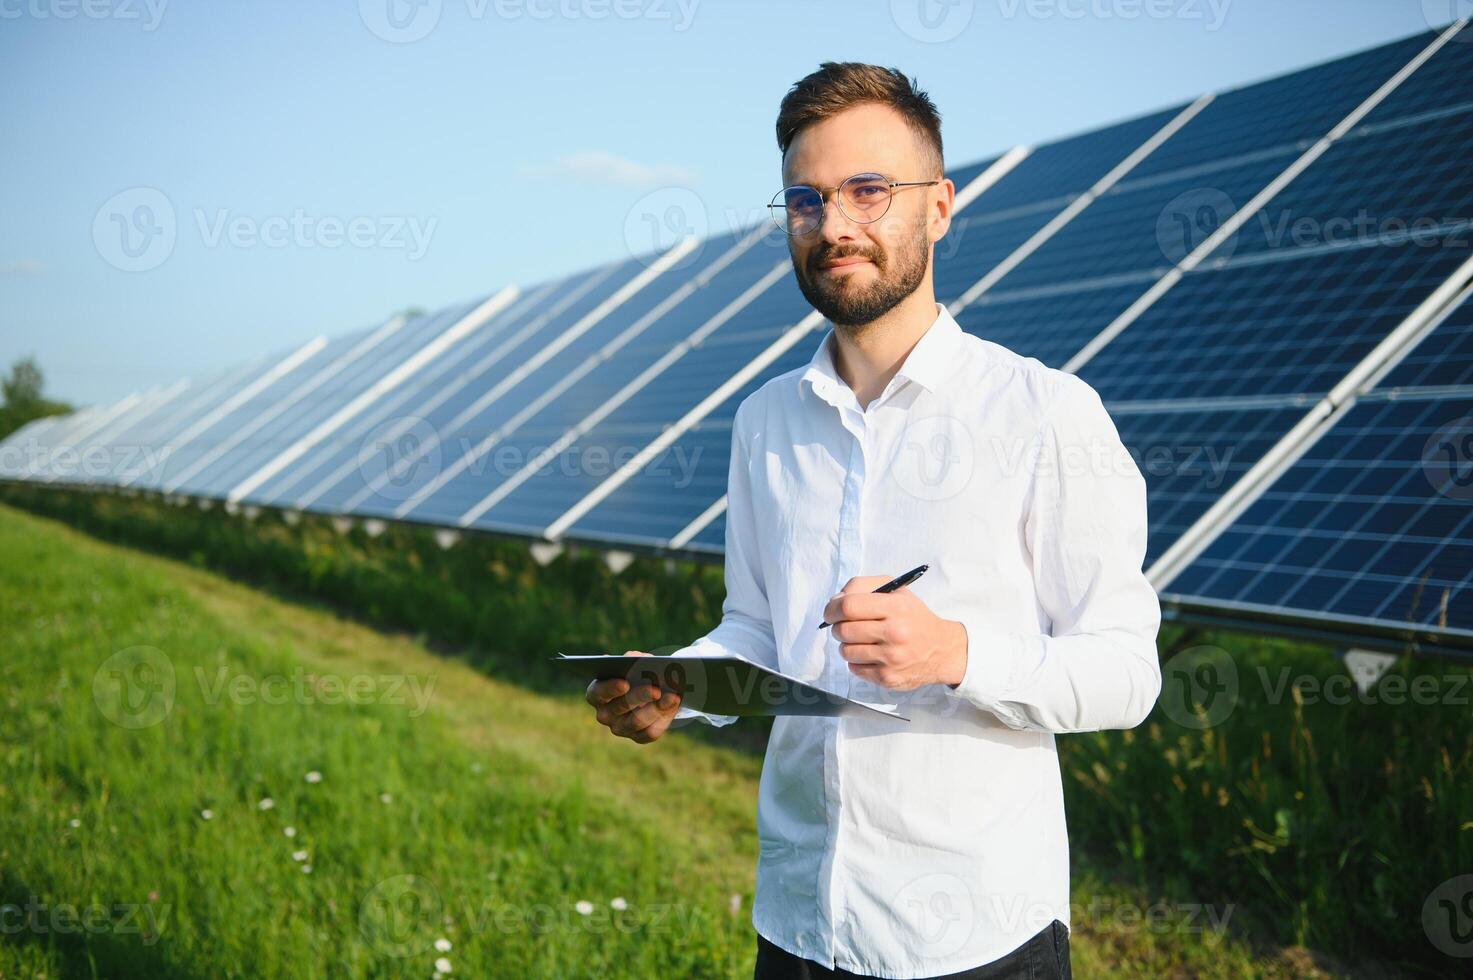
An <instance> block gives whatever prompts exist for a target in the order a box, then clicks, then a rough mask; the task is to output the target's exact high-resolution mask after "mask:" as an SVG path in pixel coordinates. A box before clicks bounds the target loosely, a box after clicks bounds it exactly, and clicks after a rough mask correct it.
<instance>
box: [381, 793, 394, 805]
mask: <svg viewBox="0 0 1473 980" xmlns="http://www.w3.org/2000/svg"><path fill="white" fill-rule="evenodd" d="M378 801H379V802H380V803H393V802H394V797H393V796H391V795H389V794H388V793H380V794H379V795H378Z"/></svg>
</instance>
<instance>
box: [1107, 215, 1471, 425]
mask: <svg viewBox="0 0 1473 980" xmlns="http://www.w3.org/2000/svg"><path fill="white" fill-rule="evenodd" d="M1469 253H1470V246H1469V245H1468V244H1464V245H1463V246H1462V247H1450V246H1446V245H1445V244H1443V245H1442V247H1437V246H1432V247H1428V246H1424V245H1415V244H1403V245H1397V246H1393V245H1386V246H1365V247H1347V248H1326V249H1295V250H1292V251H1288V252H1282V253H1274V254H1273V255H1271V256H1269V257H1268V258H1267V259H1266V260H1265V259H1263V258H1260V257H1250V258H1246V259H1236V260H1234V261H1232V262H1231V263H1229V264H1228V265H1226V266H1224V267H1221V268H1217V269H1210V270H1207V271H1198V272H1195V273H1192V274H1191V275H1188V276H1187V277H1186V278H1185V279H1183V280H1182V282H1181V283H1180V285H1178V286H1177V287H1176V288H1175V289H1173V290H1172V291H1171V292H1170V293H1168V294H1167V295H1166V296H1165V297H1164V298H1163V299H1162V300H1161V301H1160V302H1158V303H1157V304H1156V305H1154V306H1153V307H1151V309H1150V310H1149V311H1147V312H1146V313H1145V314H1144V315H1143V316H1142V317H1141V318H1140V319H1139V320H1137V321H1136V322H1135V323H1133V324H1131V325H1130V327H1129V328H1127V329H1126V330H1124V331H1123V332H1122V333H1121V334H1120V335H1119V336H1118V337H1116V338H1115V339H1114V340H1112V341H1111V342H1110V343H1108V344H1106V345H1105V346H1104V347H1103V348H1102V349H1101V350H1100V352H1099V354H1097V355H1096V356H1095V357H1093V358H1092V359H1090V360H1089V361H1088V362H1086V363H1085V364H1084V365H1083V367H1081V368H1080V371H1079V374H1080V376H1081V377H1083V378H1084V379H1085V380H1086V381H1088V382H1089V383H1090V384H1091V385H1093V386H1094V387H1095V389H1096V390H1097V391H1099V392H1100V396H1101V397H1102V398H1103V399H1104V400H1105V401H1106V402H1107V403H1108V402H1118V401H1126V400H1151V399H1174V398H1200V397H1209V396H1211V397H1218V398H1222V397H1230V396H1243V397H1249V396H1261V395H1284V394H1307V393H1311V392H1327V391H1329V390H1330V388H1332V387H1333V386H1334V385H1335V383H1336V382H1338V381H1339V380H1340V379H1341V378H1343V377H1344V376H1345V375H1346V374H1347V373H1348V372H1349V371H1350V369H1351V368H1352V367H1354V366H1355V365H1356V364H1358V363H1360V361H1361V360H1362V359H1364V357H1365V356H1366V355H1367V354H1368V353H1370V351H1371V349H1372V348H1373V347H1374V346H1375V345H1376V344H1377V343H1378V342H1379V341H1380V340H1381V339H1382V338H1384V337H1385V336H1386V335H1387V334H1388V333H1390V332H1391V330H1392V329H1393V328H1394V327H1395V326H1396V325H1397V324H1399V323H1400V322H1401V321H1402V320H1403V319H1404V318H1405V317H1406V316H1407V314H1409V313H1411V311H1412V310H1413V309H1415V308H1416V307H1417V305H1418V304H1419V303H1421V302H1422V300H1423V299H1425V298H1426V297H1427V295H1428V294H1429V293H1431V292H1432V291H1433V290H1434V289H1436V288H1437V287H1438V286H1440V285H1441V284H1442V283H1443V282H1444V281H1445V280H1446V279H1447V278H1448V276H1449V275H1451V274H1452V273H1453V272H1454V270H1456V269H1457V268H1458V266H1459V265H1460V264H1461V263H1462V262H1463V261H1464V260H1465V259H1466V258H1467V256H1468V255H1469Z"/></svg>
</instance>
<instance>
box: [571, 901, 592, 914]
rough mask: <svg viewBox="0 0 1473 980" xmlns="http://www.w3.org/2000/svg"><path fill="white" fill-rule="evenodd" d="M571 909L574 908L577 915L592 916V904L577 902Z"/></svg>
mask: <svg viewBox="0 0 1473 980" xmlns="http://www.w3.org/2000/svg"><path fill="white" fill-rule="evenodd" d="M573 908H575V909H577V910H578V914H579V915H592V914H593V903H592V902H579V903H578V904H577V905H574V906H573Z"/></svg>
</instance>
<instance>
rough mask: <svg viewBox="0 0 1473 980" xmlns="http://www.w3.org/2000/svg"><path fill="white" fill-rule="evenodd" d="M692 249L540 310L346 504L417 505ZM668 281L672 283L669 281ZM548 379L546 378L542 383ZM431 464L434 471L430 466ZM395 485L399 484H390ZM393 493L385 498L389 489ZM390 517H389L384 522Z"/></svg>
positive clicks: (611, 271)
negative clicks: (536, 380)
mask: <svg viewBox="0 0 1473 980" xmlns="http://www.w3.org/2000/svg"><path fill="white" fill-rule="evenodd" d="M687 247H688V246H687V245H682V246H678V247H677V249H675V250H671V251H669V252H666V253H665V254H663V255H660V256H658V257H654V256H639V257H636V258H631V259H627V260H625V261H622V262H614V263H610V264H608V265H606V266H604V267H603V268H601V269H599V270H597V271H596V272H595V274H594V275H593V276H590V277H587V279H586V281H585V282H583V283H581V284H580V285H579V286H578V287H577V288H575V289H574V290H572V291H570V294H569V295H568V296H565V297H560V298H559V300H558V301H557V302H555V303H553V304H552V305H551V306H550V307H548V308H547V309H545V310H543V311H541V312H540V313H539V314H538V315H536V316H534V317H533V318H532V319H530V320H529V321H528V322H526V323H525V324H523V325H521V326H520V327H519V328H518V329H517V331H516V332H515V333H514V334H511V335H509V336H507V337H506V338H505V339H504V340H503V341H502V342H501V343H499V344H498V345H497V349H496V351H495V352H494V357H493V358H492V359H491V362H490V363H489V364H487V366H486V368H485V369H484V370H483V371H482V372H481V373H480V374H479V375H478V376H477V377H476V378H473V379H471V380H470V382H469V383H468V384H467V385H466V386H465V387H464V389H462V390H460V391H458V392H457V393H456V394H455V395H454V397H452V398H450V399H448V400H446V401H445V402H444V403H443V404H441V405H439V406H437V407H436V408H435V410H434V411H433V412H430V413H422V415H423V418H424V422H425V435H424V439H423V440H422V441H421V443H420V444H419V445H418V446H417V447H416V448H415V449H414V450H413V451H412V452H411V453H410V455H409V456H408V457H407V458H406V459H403V460H398V461H396V463H395V466H394V467H393V468H391V469H388V470H386V471H385V472H384V473H383V474H382V475H380V476H379V477H377V478H375V479H373V480H370V481H369V482H368V483H367V484H366V485H363V486H362V487H360V489H359V490H357V491H356V492H355V493H354V494H353V495H352V496H350V497H349V498H348V499H347V500H346V502H345V503H344V508H345V509H346V510H349V511H351V512H354V513H362V514H380V513H383V512H384V511H391V510H392V508H393V507H394V506H395V505H397V504H398V503H399V502H401V501H404V500H409V499H414V498H415V495H416V494H417V493H418V492H419V491H420V489H421V488H422V487H423V486H425V485H426V484H427V483H429V482H432V481H435V480H436V479H438V478H439V476H440V473H441V471H442V468H443V467H445V466H447V465H451V464H453V463H454V461H455V460H457V459H459V458H460V457H461V456H463V455H464V454H466V453H467V452H470V451H471V450H472V449H473V448H474V447H475V446H476V444H477V443H478V442H479V441H480V440H481V439H482V438H483V437H484V436H485V434H486V431H487V429H488V427H489V428H494V427H495V426H496V425H497V424H498V422H500V421H504V420H505V419H506V418H507V417H508V416H509V415H511V414H513V413H515V412H516V411H517V410H518V409H520V408H522V407H524V406H525V405H526V404H527V402H528V401H529V400H530V399H531V398H533V397H535V394H536V393H535V391H534V390H533V385H532V384H529V383H527V381H528V377H529V375H531V374H534V373H536V371H537V370H538V369H539V368H541V367H543V366H545V365H546V364H547V363H548V361H549V360H553V359H556V358H557V356H558V355H559V354H563V355H564V356H567V355H566V352H567V350H568V348H569V347H572V348H573V349H574V350H579V349H582V347H583V346H584V345H587V344H589V343H591V342H593V341H592V340H591V339H590V338H589V336H588V335H589V331H590V330H592V329H593V328H594V327H596V326H598V325H599V324H600V323H605V322H606V321H607V319H608V317H609V315H610V314H611V313H613V312H615V311H617V310H618V309H620V308H622V307H624V306H625V304H626V303H628V302H630V301H631V300H634V301H636V302H642V301H643V300H640V299H637V298H638V297H647V296H649V295H650V294H649V292H648V290H650V289H651V288H653V289H655V290H657V291H658V290H660V289H661V288H663V287H662V286H659V285H656V284H658V283H660V281H661V280H662V279H663V278H664V277H663V275H662V272H663V271H664V269H665V268H666V267H667V266H668V265H669V264H670V263H673V262H676V261H678V260H679V258H680V257H681V255H682V254H684V250H685V248H687ZM666 281H667V282H668V280H666ZM545 377H546V375H545V374H544V375H543V378H545ZM425 461H430V462H432V463H434V465H425ZM390 480H392V481H394V482H393V483H392V484H391V483H390V482H389V481H390ZM391 486H392V488H393V491H394V492H392V493H386V492H385V490H386V488H389V487H391ZM386 516H391V515H386Z"/></svg>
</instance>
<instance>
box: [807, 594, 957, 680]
mask: <svg viewBox="0 0 1473 980" xmlns="http://www.w3.org/2000/svg"><path fill="white" fill-rule="evenodd" d="M892 578H894V576H893V575H861V576H858V577H856V578H851V579H850V580H849V581H848V582H846V583H844V588H843V590H842V591H841V592H840V593H839V594H838V595H836V596H834V597H833V598H832V599H830V600H829V602H828V605H826V606H824V607H823V618H824V620H826V621H827V622H830V623H833V626H831V627H829V628H830V629H832V630H833V631H834V636H835V637H837V638H838V640H839V643H840V646H839V653H840V654H842V655H843V657H844V659H845V660H847V661H849V669H850V670H851V671H853V672H854V673H855V675H856V676H858V677H862V678H864V679H865V680H867V681H870V682H871V683H874V684H878V685H880V686H881V687H886V688H890V689H891V690H896V691H910V690H913V689H915V688H917V687H922V686H924V685H926V684H949V685H951V686H952V687H955V686H956V685H958V684H960V683H961V682H962V676H963V675H964V674H965V673H966V671H967V628H966V627H965V626H963V625H962V624H961V623H958V622H956V621H954V620H950V619H942V618H941V617H940V616H938V615H936V614H935V613H933V612H932V611H931V610H930V609H929V608H928V607H927V606H926V604H925V603H924V602H922V601H921V600H920V599H919V598H918V597H917V596H916V595H915V593H913V592H911V591H910V589H908V588H899V589H896V590H895V591H894V592H881V593H876V592H875V589H877V588H879V587H880V586H882V585H884V584H885V583H886V582H888V581H890V579H892Z"/></svg>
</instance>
